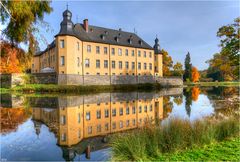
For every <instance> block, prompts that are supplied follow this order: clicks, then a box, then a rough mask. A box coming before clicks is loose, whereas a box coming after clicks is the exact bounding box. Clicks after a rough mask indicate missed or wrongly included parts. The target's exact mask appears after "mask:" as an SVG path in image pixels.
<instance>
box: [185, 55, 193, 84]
mask: <svg viewBox="0 0 240 162" xmlns="http://www.w3.org/2000/svg"><path fill="white" fill-rule="evenodd" d="M184 65H185V71H184V74H183V80H184V81H187V80H190V81H191V79H192V64H191V58H190V53H189V52H188V53H187V55H186V58H185V62H184Z"/></svg>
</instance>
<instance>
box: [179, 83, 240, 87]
mask: <svg viewBox="0 0 240 162" xmlns="http://www.w3.org/2000/svg"><path fill="white" fill-rule="evenodd" d="M184 85H185V86H240V82H197V83H193V82H190V83H188V82H184Z"/></svg>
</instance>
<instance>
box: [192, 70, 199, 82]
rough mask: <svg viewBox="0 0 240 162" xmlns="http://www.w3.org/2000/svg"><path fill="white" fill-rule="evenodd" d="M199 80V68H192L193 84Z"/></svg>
mask: <svg viewBox="0 0 240 162" xmlns="http://www.w3.org/2000/svg"><path fill="white" fill-rule="evenodd" d="M199 79H200V74H199V72H198V70H197V68H196V67H193V68H192V81H193V82H198V81H199Z"/></svg>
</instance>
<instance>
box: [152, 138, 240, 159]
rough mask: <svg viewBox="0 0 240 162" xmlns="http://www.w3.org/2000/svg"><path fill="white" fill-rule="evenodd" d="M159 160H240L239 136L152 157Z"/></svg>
mask: <svg viewBox="0 0 240 162" xmlns="http://www.w3.org/2000/svg"><path fill="white" fill-rule="evenodd" d="M154 160H158V161H159V160H161V161H240V137H235V138H231V139H228V140H225V141H222V142H219V143H212V144H209V145H205V146H203V147H200V148H195V149H192V150H187V151H183V152H178V153H174V154H165V155H164V156H162V157H160V158H158V159H154Z"/></svg>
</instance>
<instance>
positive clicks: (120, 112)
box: [119, 108, 123, 116]
mask: <svg viewBox="0 0 240 162" xmlns="http://www.w3.org/2000/svg"><path fill="white" fill-rule="evenodd" d="M119 115H120V116H122V115H123V108H120V109H119Z"/></svg>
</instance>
